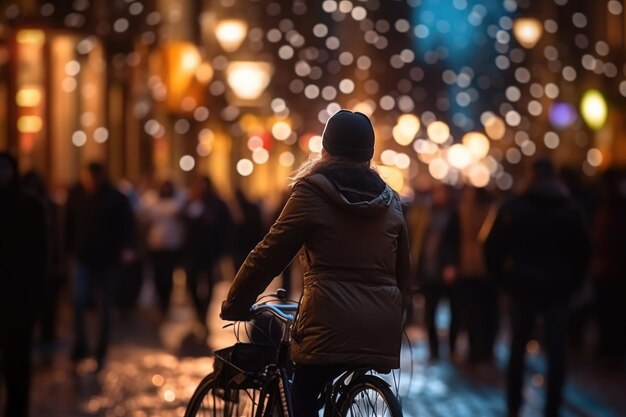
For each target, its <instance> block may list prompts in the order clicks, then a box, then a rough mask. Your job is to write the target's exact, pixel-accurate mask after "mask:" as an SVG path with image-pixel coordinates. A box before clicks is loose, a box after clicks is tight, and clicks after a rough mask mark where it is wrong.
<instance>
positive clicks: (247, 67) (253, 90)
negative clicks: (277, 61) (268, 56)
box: [226, 61, 273, 100]
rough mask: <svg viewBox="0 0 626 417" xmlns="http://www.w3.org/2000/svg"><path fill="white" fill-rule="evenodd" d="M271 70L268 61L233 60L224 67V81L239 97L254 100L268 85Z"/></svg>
mask: <svg viewBox="0 0 626 417" xmlns="http://www.w3.org/2000/svg"><path fill="white" fill-rule="evenodd" d="M272 71H273V69H272V65H271V64H270V63H268V62H260V61H235V62H231V63H230V64H228V67H226V81H227V82H228V85H229V86H230V88H231V89H232V90H233V92H234V93H235V94H236V95H237V97H239V98H240V99H243V100H255V99H257V98H259V97H260V96H261V94H263V91H265V89H266V88H267V86H268V85H269V83H270V79H271V77H272Z"/></svg>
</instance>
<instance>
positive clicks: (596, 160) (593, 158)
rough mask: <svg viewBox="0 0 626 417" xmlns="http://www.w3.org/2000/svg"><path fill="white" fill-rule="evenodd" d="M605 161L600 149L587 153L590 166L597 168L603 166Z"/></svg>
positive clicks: (593, 149)
mask: <svg viewBox="0 0 626 417" xmlns="http://www.w3.org/2000/svg"><path fill="white" fill-rule="evenodd" d="M603 161H604V157H603V156H602V152H601V151H600V150H599V149H597V148H591V149H589V151H588V152H587V162H588V163H589V165H591V166H592V167H596V168H597V167H599V166H600V165H602V162H603Z"/></svg>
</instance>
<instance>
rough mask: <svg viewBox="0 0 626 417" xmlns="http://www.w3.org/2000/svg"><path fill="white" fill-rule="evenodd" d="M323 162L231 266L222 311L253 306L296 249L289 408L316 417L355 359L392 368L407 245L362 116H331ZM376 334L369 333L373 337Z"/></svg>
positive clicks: (310, 168) (301, 176)
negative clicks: (234, 268)
mask: <svg viewBox="0 0 626 417" xmlns="http://www.w3.org/2000/svg"><path fill="white" fill-rule="evenodd" d="M323 146H324V151H323V153H322V159H321V160H318V161H311V162H309V163H308V164H305V165H304V166H303V167H302V168H301V169H300V171H299V172H298V173H297V174H296V176H295V178H296V179H295V185H294V187H293V192H292V194H291V196H290V198H289V201H288V202H287V204H286V206H285V208H284V210H283V211H282V213H281V215H280V217H279V218H278V220H277V221H276V222H275V223H274V225H273V226H272V228H271V229H270V232H269V233H268V234H267V235H266V236H265V238H264V239H263V241H262V242H261V243H259V244H258V245H257V246H256V248H255V249H254V250H253V251H252V252H251V253H250V255H248V257H247V258H246V261H245V262H244V264H243V266H242V267H241V269H240V270H239V272H238V273H237V276H236V277H235V280H234V282H233V285H232V287H231V289H230V291H229V293H228V297H227V299H226V301H224V303H223V305H222V318H224V319H226V320H241V319H248V318H249V315H250V313H249V309H250V306H251V305H252V304H253V303H254V302H255V299H256V297H257V296H258V295H259V294H260V293H261V292H262V291H263V290H264V289H265V287H266V286H267V285H268V284H269V283H270V282H271V281H272V279H273V278H274V277H276V276H277V275H278V274H280V272H281V271H282V270H283V269H284V268H285V267H286V266H287V265H288V264H289V263H290V262H291V260H292V259H293V257H294V256H295V255H296V253H298V252H299V251H300V249H301V248H302V249H303V250H302V251H300V262H301V263H302V268H303V271H304V291H303V296H302V300H301V303H300V311H299V313H298V318H297V320H296V323H295V325H294V330H293V342H292V345H291V358H292V360H293V361H294V362H295V363H296V366H295V370H294V381H293V386H292V400H293V407H294V415H296V416H298V417H310V416H317V409H318V405H317V401H316V400H317V397H318V395H319V394H320V392H321V391H322V389H323V387H324V385H325V384H326V383H327V382H329V381H331V380H332V379H333V378H334V377H336V376H338V375H339V374H340V373H341V372H342V371H343V370H345V369H346V368H349V367H352V366H365V367H374V368H387V369H389V368H398V367H399V357H400V345H401V339H402V315H403V301H404V300H403V290H404V288H405V286H406V283H407V281H408V278H409V271H410V262H409V245H408V236H407V229H406V224H405V221H404V216H403V214H402V207H401V203H400V199H399V197H398V195H397V194H396V193H395V192H394V191H392V190H391V188H390V187H389V186H388V185H387V184H385V182H384V181H383V180H382V179H381V178H380V176H379V175H378V173H376V171H374V170H372V169H370V159H371V158H372V155H373V153H374V131H373V128H372V125H371V122H370V121H369V119H368V118H367V116H365V115H364V114H362V113H353V112H350V111H348V110H340V111H339V112H338V113H336V114H335V115H333V116H332V117H331V118H330V119H329V120H328V122H327V124H326V128H325V129H324V133H323ZM373 335H375V337H373Z"/></svg>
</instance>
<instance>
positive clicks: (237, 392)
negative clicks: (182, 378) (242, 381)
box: [185, 374, 261, 417]
mask: <svg viewBox="0 0 626 417" xmlns="http://www.w3.org/2000/svg"><path fill="white" fill-rule="evenodd" d="M260 391H261V390H260V389H228V390H224V389H221V388H217V387H216V386H215V378H214V376H213V374H209V375H207V376H206V377H204V379H203V380H202V381H201V382H200V384H199V385H198V387H197V388H196V390H195V392H194V393H193V395H192V396H191V399H190V400H189V403H188V404H187V409H186V410H185V417H255V416H257V413H258V408H259V399H260Z"/></svg>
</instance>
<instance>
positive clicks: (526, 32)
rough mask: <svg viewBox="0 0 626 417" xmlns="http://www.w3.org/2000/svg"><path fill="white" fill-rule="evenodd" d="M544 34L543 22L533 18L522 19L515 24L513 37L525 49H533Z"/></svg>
mask: <svg viewBox="0 0 626 417" xmlns="http://www.w3.org/2000/svg"><path fill="white" fill-rule="evenodd" d="M542 34H543V26H541V22H539V21H538V20H537V19H534V18H532V17H520V18H518V19H516V20H515V23H514V24H513V35H515V39H517V41H518V42H519V44H520V45H522V46H523V47H524V48H532V47H533V46H535V45H536V44H537V42H539V38H541V35H542Z"/></svg>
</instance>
